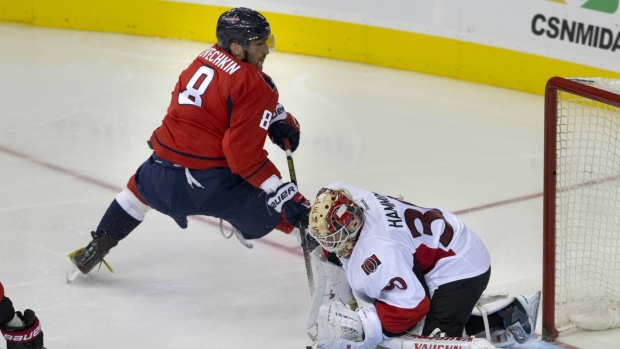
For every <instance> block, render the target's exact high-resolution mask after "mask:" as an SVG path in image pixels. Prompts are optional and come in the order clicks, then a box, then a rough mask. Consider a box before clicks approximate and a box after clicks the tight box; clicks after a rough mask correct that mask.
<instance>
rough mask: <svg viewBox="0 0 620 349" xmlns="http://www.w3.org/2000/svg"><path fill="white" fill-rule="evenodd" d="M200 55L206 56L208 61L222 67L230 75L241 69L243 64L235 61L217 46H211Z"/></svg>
mask: <svg viewBox="0 0 620 349" xmlns="http://www.w3.org/2000/svg"><path fill="white" fill-rule="evenodd" d="M199 56H200V57H202V58H204V59H205V60H206V61H207V62H211V63H213V65H215V66H216V67H218V68H220V69H222V70H223V71H224V72H226V73H228V74H229V75H232V74H234V73H235V72H236V71H237V70H239V69H241V66H240V65H239V64H237V63H235V61H234V60H233V59H232V58H228V57H227V56H226V55H225V54H224V53H222V52H220V51H219V50H218V49H216V48H215V47H210V48H209V49H207V50H205V51H204V52H203V53H201V54H200V55H199Z"/></svg>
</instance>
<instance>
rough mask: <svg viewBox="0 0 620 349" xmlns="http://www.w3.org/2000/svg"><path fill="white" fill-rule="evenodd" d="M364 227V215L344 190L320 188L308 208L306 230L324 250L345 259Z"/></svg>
mask: <svg viewBox="0 0 620 349" xmlns="http://www.w3.org/2000/svg"><path fill="white" fill-rule="evenodd" d="M363 224H364V212H363V211H362V209H361V208H360V207H359V206H358V205H357V204H356V203H355V202H353V200H352V197H351V194H350V193H349V192H348V191H347V190H346V189H343V188H336V189H329V188H323V189H321V191H319V194H318V195H317V197H316V200H315V202H314V205H312V208H311V209H310V223H309V227H308V228H309V233H310V235H311V236H312V237H313V238H314V239H315V240H316V241H318V242H319V243H320V244H321V246H322V247H323V248H324V249H325V250H327V251H329V252H334V253H337V254H338V256H340V257H343V258H348V257H349V256H350V255H351V252H352V250H353V246H354V245H355V241H356V240H357V235H358V233H359V230H360V228H361V227H362V225H363Z"/></svg>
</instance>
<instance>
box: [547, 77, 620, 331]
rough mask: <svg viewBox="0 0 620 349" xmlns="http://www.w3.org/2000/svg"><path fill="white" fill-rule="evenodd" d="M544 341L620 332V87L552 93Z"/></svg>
mask: <svg viewBox="0 0 620 349" xmlns="http://www.w3.org/2000/svg"><path fill="white" fill-rule="evenodd" d="M543 205H544V217H543V230H544V244H543V264H544V265H543V301H542V302H543V304H542V312H543V314H542V316H543V318H542V322H543V338H544V339H545V340H552V339H554V338H556V337H557V336H558V335H561V334H563V333H570V332H573V331H576V330H579V329H592V330H601V329H606V328H612V327H620V80H613V79H603V78H575V79H563V78H559V77H554V78H551V79H550V80H549V82H548V83H547V87H546V92H545V170H544V204H543Z"/></svg>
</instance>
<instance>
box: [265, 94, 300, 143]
mask: <svg viewBox="0 0 620 349" xmlns="http://www.w3.org/2000/svg"><path fill="white" fill-rule="evenodd" d="M300 134H301V131H300V128H299V122H298V121H297V119H295V117H294V116H293V115H291V114H290V113H288V112H286V111H285V110H284V107H283V106H282V104H278V105H277V107H276V112H275V114H274V116H273V119H271V125H270V126H269V138H270V139H271V141H272V142H273V144H276V145H277V146H278V147H280V148H282V150H286V149H284V140H283V139H284V138H288V139H289V141H290V142H291V151H293V152H294V151H295V149H297V147H298V146H299V137H300Z"/></svg>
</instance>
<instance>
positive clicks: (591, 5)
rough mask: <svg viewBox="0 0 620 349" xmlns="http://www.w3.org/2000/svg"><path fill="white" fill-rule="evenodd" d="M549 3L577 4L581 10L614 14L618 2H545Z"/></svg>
mask: <svg viewBox="0 0 620 349" xmlns="http://www.w3.org/2000/svg"><path fill="white" fill-rule="evenodd" d="M547 1H551V2H557V3H560V4H567V5H568V3H571V5H573V4H579V5H580V7H581V8H587V9H589V10H594V11H601V12H605V13H616V11H617V10H618V2H620V0H572V1H571V0H547Z"/></svg>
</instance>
